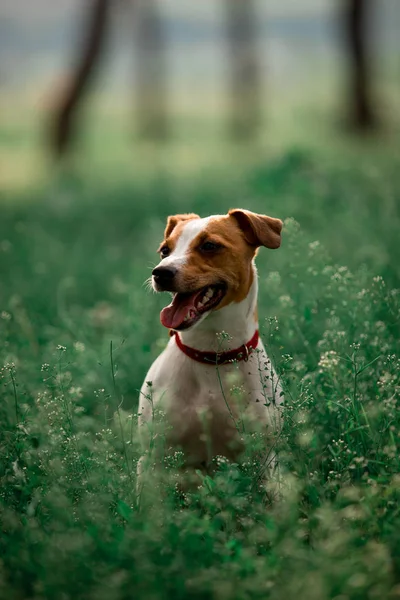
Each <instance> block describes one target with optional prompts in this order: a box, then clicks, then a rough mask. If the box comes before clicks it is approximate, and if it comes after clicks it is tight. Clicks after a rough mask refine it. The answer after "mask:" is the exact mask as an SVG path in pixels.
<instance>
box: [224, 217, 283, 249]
mask: <svg viewBox="0 0 400 600" xmlns="http://www.w3.org/2000/svg"><path fill="white" fill-rule="evenodd" d="M228 214H229V216H231V217H233V218H234V219H236V221H237V223H238V225H239V227H240V229H241V230H242V231H243V234H244V237H245V239H246V241H247V243H249V244H250V246H256V247H258V246H265V247H266V248H271V249H275V248H279V246H280V245H281V231H282V225H283V223H282V221H281V220H280V219H274V218H273V217H267V216H266V215H259V214H257V213H253V212H251V211H249V210H243V209H241V208H232V209H231V210H230V211H229V213H228Z"/></svg>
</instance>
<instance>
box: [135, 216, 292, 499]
mask: <svg viewBox="0 0 400 600" xmlns="http://www.w3.org/2000/svg"><path fill="white" fill-rule="evenodd" d="M281 230H282V221H281V220H280V219H276V218H272V217H268V216H266V215H261V214H256V213H253V212H250V211H248V210H243V209H232V210H230V211H229V212H228V214H226V215H216V216H210V217H207V218H200V217H199V216H198V215H196V214H181V215H175V216H170V217H169V218H168V221H167V226H166V229H165V232H164V239H163V241H162V243H161V245H160V247H159V249H158V252H159V255H160V262H159V264H158V265H157V266H156V267H155V268H154V270H153V271H152V287H153V289H154V290H155V291H156V292H166V291H168V292H171V293H172V302H171V303H170V304H169V305H168V306H166V307H165V308H164V309H163V310H162V311H161V314H160V320H161V323H162V325H164V327H166V328H168V329H169V330H170V335H171V337H170V340H169V343H168V345H167V347H166V348H165V350H164V351H163V352H162V353H161V354H160V355H159V357H158V358H157V359H156V360H155V362H154V363H153V364H152V366H151V367H150V370H149V372H148V373H147V375H146V378H145V381H144V383H143V386H142V388H141V392H140V401H139V412H138V426H139V434H140V438H141V441H142V445H143V448H144V450H145V454H144V456H143V457H142V458H141V459H140V461H139V465H138V481H139V484H138V489H139V491H140V489H141V485H142V484H141V482H142V477H143V472H144V468H143V461H144V460H145V457H146V456H148V455H149V454H150V453H151V448H154V445H155V444H154V442H155V439H156V438H158V439H160V437H161V438H162V439H163V450H162V452H163V453H165V452H168V453H171V452H174V450H180V451H182V452H183V455H184V461H185V469H189V468H191V469H193V470H194V471H195V472H196V471H197V472H198V470H201V471H202V472H204V471H206V472H209V468H210V467H211V465H212V463H213V459H215V457H218V456H219V457H221V456H222V457H225V458H226V459H228V460H230V461H234V462H236V461H238V460H239V459H240V456H241V454H242V453H243V450H244V432H246V433H248V432H249V431H250V432H255V431H260V430H262V431H263V432H264V434H265V439H266V445H265V448H264V452H265V457H266V458H265V460H264V463H265V464H266V463H267V462H268V464H269V465H270V466H271V465H275V462H276V458H275V453H274V444H275V441H276V438H277V434H279V431H280V428H281V409H282V403H283V394H282V389H281V386H280V383H279V380H278V377H277V375H276V373H275V371H274V370H273V367H272V365H271V361H270V360H269V358H268V356H267V353H266V351H265V348H264V345H263V343H262V341H261V339H260V337H259V333H258V313H257V291H258V283H257V270H256V266H255V263H254V258H255V256H256V254H257V251H258V248H259V247H260V246H265V247H266V248H270V249H275V248H279V246H280V244H281ZM238 390H239V393H238ZM156 414H161V419H160V421H161V425H160V424H159V425H158V427H157V426H156V425H155V420H156V417H155V415H156ZM268 457H269V458H268ZM267 458H268V461H267Z"/></svg>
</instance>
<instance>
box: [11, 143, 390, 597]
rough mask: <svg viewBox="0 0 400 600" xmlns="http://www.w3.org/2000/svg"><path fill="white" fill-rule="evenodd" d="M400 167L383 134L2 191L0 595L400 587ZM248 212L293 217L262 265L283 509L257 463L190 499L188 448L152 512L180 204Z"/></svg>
mask: <svg viewBox="0 0 400 600" xmlns="http://www.w3.org/2000/svg"><path fill="white" fill-rule="evenodd" d="M367 146H368V147H367ZM399 166H400V165H399V161H398V159H397V158H396V154H394V153H393V154H391V153H387V154H386V155H382V153H381V152H380V151H379V148H378V144H373V143H372V144H370V143H369V142H366V147H365V148H364V149H363V148H362V145H360V148H359V150H358V151H354V150H353V151H352V152H350V151H349V152H347V153H346V152H336V153H335V152H334V153H333V156H332V155H331V156H330V157H329V159H328V158H327V157H326V156H324V157H321V156H320V154H319V152H318V151H317V150H316V149H314V150H309V151H306V150H301V149H294V150H291V151H287V152H282V153H279V155H278V156H275V157H274V158H273V159H271V160H268V161H267V160H264V159H263V156H262V154H260V155H259V156H257V159H255V160H253V161H252V162H251V163H250V162H249V164H247V163H246V165H245V167H243V168H242V169H240V170H236V169H235V168H233V169H229V168H228V167H227V168H226V169H225V170H224V172H223V173H222V172H221V173H220V174H216V173H214V174H213V176H212V177H211V176H210V177H209V176H204V174H203V175H201V176H200V175H191V176H190V177H186V178H184V179H179V180H178V179H176V178H175V177H172V176H171V175H170V174H168V172H167V171H166V170H159V171H157V173H153V174H152V176H151V177H147V178H145V177H141V178H135V175H134V173H133V174H125V177H123V178H122V177H121V178H115V179H113V180H112V181H111V182H107V181H106V180H105V178H104V177H102V176H101V173H100V172H99V176H98V177H91V178H88V179H85V178H83V177H81V176H77V175H76V174H75V175H74V174H73V173H71V172H69V173H66V172H65V173H63V174H61V173H58V174H55V175H54V177H53V179H52V181H51V182H46V183H43V182H42V183H40V185H39V184H38V185H35V186H34V187H31V188H25V189H23V190H19V191H10V190H8V191H7V192H6V193H5V192H4V193H3V198H2V201H1V204H0V214H1V216H0V281H1V286H0V355H1V356H0V365H1V366H2V367H1V371H0V385H1V388H0V389H1V403H0V415H1V423H2V426H1V430H0V524H1V535H0V597H2V598H7V599H9V600H11V599H12V600H25V599H28V598H32V599H35V600H42V599H45V598H52V599H53V598H54V599H60V600H65V599H67V598H74V600H77V599H85V600H89V599H96V600H102V599H104V600H125V599H131V598H143V599H146V600H148V599H163V600H164V599H167V598H171V599H173V600H179V599H186V598H193V599H197V600H202V599H206V598H207V599H209V598H214V599H215V600H224V599H226V600H228V599H229V600H232V599H238V600H242V599H258V598H259V599H260V600H261V599H262V600H266V599H271V600H282V599H289V598H297V599H298V600H328V599H335V600H364V599H366V598H368V599H371V600H375V599H376V600H383V599H386V598H393V599H394V598H399V597H400V534H399V531H400V510H399V502H400V470H399V466H400V461H399V444H400V437H399V436H400V427H399V425H400V411H399V407H400V405H399V386H400V355H399V316H400V313H399V300H400V298H399V292H398V289H397V288H398V286H399V276H400V266H399V265H400V250H399V226H400V216H399V215H400V213H399V206H400V204H399V202H400V197H399V194H400V172H399ZM231 207H244V208H248V209H251V210H254V211H258V212H263V213H266V214H270V215H272V216H277V217H280V218H282V219H283V220H284V221H285V228H284V234H283V241H282V247H281V249H280V250H279V251H276V252H271V251H267V250H265V249H262V250H261V251H260V252H259V256H258V261H257V262H258V269H259V283H260V298H259V315H260V317H261V320H260V328H261V333H262V336H263V339H264V341H265V344H266V347H267V351H268V352H269V354H270V356H271V357H272V359H273V361H274V363H275V366H276V368H277V370H278V373H279V375H280V377H281V379H282V382H283V385H284V389H285V395H286V408H285V424H284V430H283V432H282V435H281V437H280V440H279V463H280V472H281V477H282V488H281V498H280V500H279V501H277V502H272V503H271V502H268V499H267V498H266V497H265V495H264V494H263V493H261V491H260V490H259V487H258V485H257V482H258V480H259V476H260V469H262V465H260V464H257V463H254V461H253V460H252V459H251V451H250V452H249V456H250V458H246V460H245V461H244V462H243V463H242V464H229V463H228V462H227V461H225V460H223V459H220V460H219V461H218V470H217V474H216V476H215V477H214V478H212V479H211V478H209V477H205V478H203V479H201V480H200V479H199V488H198V489H197V490H195V491H193V492H192V493H190V494H188V495H187V497H186V498H182V497H181V496H180V495H179V494H178V493H177V491H176V487H175V483H174V482H175V479H174V472H175V469H176V468H177V466H179V463H180V460H181V457H180V455H179V453H176V454H175V455H174V456H172V457H170V458H169V459H168V460H166V462H165V465H164V469H163V475H162V477H161V476H160V477H158V478H153V479H151V485H149V486H148V488H147V490H146V494H145V497H144V498H143V499H142V501H141V503H140V504H138V503H137V499H136V492H135V470H136V464H137V460H138V458H139V456H140V450H139V446H138V441H137V436H136V419H137V401H138V389H139V388H140V386H141V383H142V381H143V378H144V376H145V373H146V370H147V368H148V367H149V365H150V364H151V362H152V360H154V358H155V357H156V356H157V354H158V353H159V352H160V350H161V349H162V348H163V347H164V345H165V344H166V341H167V332H166V331H165V330H164V329H163V328H162V327H161V325H160V324H159V318H158V314H159V310H160V308H161V307H162V306H163V305H165V302H166V298H165V297H163V296H162V295H154V294H151V293H149V292H148V291H146V288H145V287H144V285H143V283H144V281H145V280H146V278H147V277H148V276H149V274H150V269H151V267H152V265H154V264H155V263H156V260H157V256H156V254H155V250H156V248H157V245H158V243H159V241H160V239H161V236H162V231H163V227H164V221H165V218H166V216H167V215H168V214H173V213H176V212H186V211H187V212H197V213H199V214H200V215H202V216H206V215H208V214H215V213H223V212H225V211H227V210H228V209H229V208H231ZM250 450H251V448H250Z"/></svg>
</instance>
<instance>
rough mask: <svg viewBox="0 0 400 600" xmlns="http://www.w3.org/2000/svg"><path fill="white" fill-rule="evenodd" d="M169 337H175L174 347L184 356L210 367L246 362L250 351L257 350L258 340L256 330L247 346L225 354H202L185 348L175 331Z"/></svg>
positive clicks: (244, 345)
mask: <svg viewBox="0 0 400 600" xmlns="http://www.w3.org/2000/svg"><path fill="white" fill-rule="evenodd" d="M171 335H174V336H175V340H176V345H177V346H178V348H179V349H180V350H182V352H183V353H184V354H186V356H188V357H189V358H191V359H193V360H196V361H197V362H200V363H204V364H206V365H210V366H216V365H226V364H227V363H230V362H233V361H241V360H244V361H247V360H248V359H249V356H250V354H251V353H252V351H253V350H255V349H256V348H257V345H258V340H259V335H258V329H256V331H255V333H254V335H253V337H252V338H251V340H250V341H249V342H247V344H243V345H242V346H240V347H239V348H235V350H228V351H227V352H202V351H201V350H196V348H190V347H189V346H185V344H184V343H183V342H182V340H181V338H180V337H179V335H178V332H177V331H172V332H171Z"/></svg>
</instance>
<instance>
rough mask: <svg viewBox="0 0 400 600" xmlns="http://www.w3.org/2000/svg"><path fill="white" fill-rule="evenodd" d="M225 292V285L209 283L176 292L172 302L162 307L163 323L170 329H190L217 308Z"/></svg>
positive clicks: (161, 317) (161, 318)
mask: <svg viewBox="0 0 400 600" xmlns="http://www.w3.org/2000/svg"><path fill="white" fill-rule="evenodd" d="M225 293H226V287H225V286H224V285H209V286H207V287H204V288H202V289H201V290H196V291H195V292H189V293H176V294H174V297H173V299H172V302H171V304H169V305H168V306H166V307H165V308H163V309H162V311H161V314H160V320H161V323H162V324H163V325H164V327H168V329H177V330H179V331H182V330H183V329H188V328H189V327H192V325H194V324H195V323H197V321H198V320H199V319H200V317H201V316H202V315H203V314H204V313H205V312H208V311H209V310H211V309H212V308H215V307H216V306H217V305H218V304H219V303H220V302H221V300H222V298H223V297H224V296H225Z"/></svg>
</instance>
